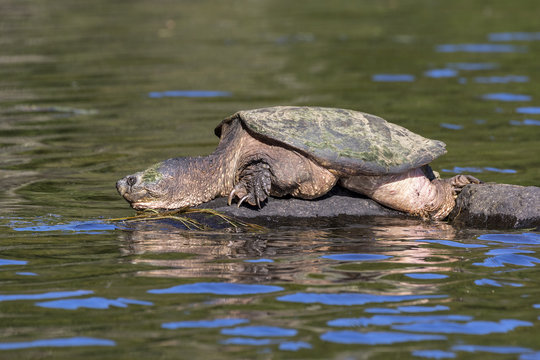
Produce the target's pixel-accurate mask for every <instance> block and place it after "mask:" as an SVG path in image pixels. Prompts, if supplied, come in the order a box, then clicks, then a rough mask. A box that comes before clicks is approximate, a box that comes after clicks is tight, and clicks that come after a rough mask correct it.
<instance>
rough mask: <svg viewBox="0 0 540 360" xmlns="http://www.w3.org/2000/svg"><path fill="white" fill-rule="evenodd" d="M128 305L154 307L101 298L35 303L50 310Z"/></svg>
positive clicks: (135, 302) (148, 304)
mask: <svg viewBox="0 0 540 360" xmlns="http://www.w3.org/2000/svg"><path fill="white" fill-rule="evenodd" d="M129 304H134V305H145V306H150V305H154V304H153V303H151V302H149V301H141V300H134V299H124V298H117V299H116V300H113V299H106V298H102V297H91V298H86V299H62V300H53V301H45V302H37V303H36V305H37V306H40V307H45V308H51V309H64V310H77V309H80V308H86V309H108V308H109V307H111V306H113V307H119V308H125V307H127V306H128V305H129Z"/></svg>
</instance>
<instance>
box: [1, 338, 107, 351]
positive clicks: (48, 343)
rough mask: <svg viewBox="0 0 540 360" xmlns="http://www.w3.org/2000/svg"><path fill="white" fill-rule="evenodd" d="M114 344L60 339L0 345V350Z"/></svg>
mask: <svg viewBox="0 0 540 360" xmlns="http://www.w3.org/2000/svg"><path fill="white" fill-rule="evenodd" d="M115 345H116V343H115V342H114V341H112V340H107V339H96V338H90V337H72V338H60V339H46V340H34V341H22V342H3V343H0V350H15V349H29V348H39V347H73V346H115Z"/></svg>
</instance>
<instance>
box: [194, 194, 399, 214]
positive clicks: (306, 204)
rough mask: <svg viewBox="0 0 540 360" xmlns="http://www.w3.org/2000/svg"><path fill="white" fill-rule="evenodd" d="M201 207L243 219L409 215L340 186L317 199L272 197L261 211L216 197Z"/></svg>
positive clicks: (200, 206)
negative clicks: (231, 203)
mask: <svg viewBox="0 0 540 360" xmlns="http://www.w3.org/2000/svg"><path fill="white" fill-rule="evenodd" d="M198 207H199V208H210V209H214V210H217V211H220V212H222V213H224V214H226V215H230V216H234V217H237V218H242V219H255V218H273V217H275V218H283V217H287V218H312V217H335V216H340V215H348V216H407V215H406V214H405V213H402V212H400V211H396V210H392V209H388V208H386V207H384V206H382V205H380V204H379V203H377V202H375V201H373V200H371V199H369V198H366V197H363V196H361V195H359V194H356V193H353V192H351V191H348V190H346V189H343V188H341V187H335V188H334V189H333V190H332V191H330V192H329V193H328V194H326V195H325V196H323V197H321V198H318V199H314V200H303V199H297V198H281V199H277V198H271V199H269V201H268V202H266V203H265V204H264V205H263V207H262V208H261V209H257V208H254V207H250V206H248V205H247V206H244V205H242V206H241V207H237V206H236V205H234V204H233V206H227V198H217V199H214V200H212V201H210V202H207V203H205V204H202V205H199V206H198Z"/></svg>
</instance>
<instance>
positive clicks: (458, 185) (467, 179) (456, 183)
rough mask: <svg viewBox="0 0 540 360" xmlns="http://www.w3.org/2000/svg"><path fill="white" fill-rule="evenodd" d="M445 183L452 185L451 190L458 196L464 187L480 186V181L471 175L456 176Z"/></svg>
mask: <svg viewBox="0 0 540 360" xmlns="http://www.w3.org/2000/svg"><path fill="white" fill-rule="evenodd" d="M445 181H447V182H448V183H450V185H452V189H453V190H454V192H455V193H456V194H459V193H460V192H461V189H463V188H464V187H465V185H469V184H482V181H481V180H478V179H477V178H475V177H474V176H472V175H456V176H454V177H451V178H449V179H445Z"/></svg>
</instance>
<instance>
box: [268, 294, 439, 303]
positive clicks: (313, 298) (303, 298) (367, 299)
mask: <svg viewBox="0 0 540 360" xmlns="http://www.w3.org/2000/svg"><path fill="white" fill-rule="evenodd" d="M445 297H446V295H373V294H360V293H339V294H324V293H301V292H300V293H296V294H290V295H285V296H281V297H278V298H277V300H279V301H286V302H297V303H303V304H315V303H320V304H325V305H364V304H368V303H384V302H399V301H408V300H418V299H440V298H445Z"/></svg>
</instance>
